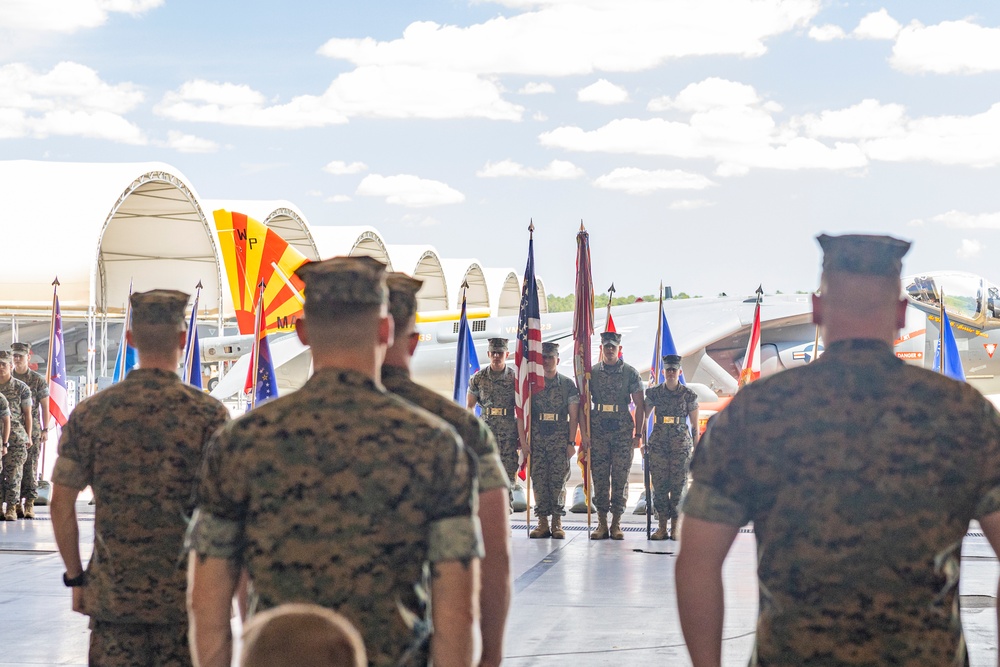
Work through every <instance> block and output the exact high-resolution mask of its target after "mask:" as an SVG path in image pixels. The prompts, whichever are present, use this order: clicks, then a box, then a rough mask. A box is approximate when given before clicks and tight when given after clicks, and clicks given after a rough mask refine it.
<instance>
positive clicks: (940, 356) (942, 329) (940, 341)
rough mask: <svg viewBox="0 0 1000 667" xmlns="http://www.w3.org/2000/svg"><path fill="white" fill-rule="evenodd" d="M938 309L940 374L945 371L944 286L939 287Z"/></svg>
mask: <svg viewBox="0 0 1000 667" xmlns="http://www.w3.org/2000/svg"><path fill="white" fill-rule="evenodd" d="M940 310H941V312H940V313H939V315H940V316H941V326H940V331H939V332H938V349H939V350H940V351H941V352H940V354H939V355H938V357H939V358H940V362H941V363H940V365H939V366H938V372H940V373H941V375H944V374H945V372H944V369H945V365H944V348H945V345H944V322H945V320H944V317H945V312H944V287H942V288H941V308H940Z"/></svg>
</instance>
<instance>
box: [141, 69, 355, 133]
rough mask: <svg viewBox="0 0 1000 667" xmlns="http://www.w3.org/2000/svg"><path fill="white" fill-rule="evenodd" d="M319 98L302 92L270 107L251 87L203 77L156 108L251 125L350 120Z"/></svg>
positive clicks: (170, 114) (192, 118)
mask: <svg viewBox="0 0 1000 667" xmlns="http://www.w3.org/2000/svg"><path fill="white" fill-rule="evenodd" d="M317 100H318V98H316V97H312V96H309V95H302V96H299V97H295V98H293V99H292V100H291V101H290V102H288V103H287V104H280V105H273V106H266V105H265V103H266V100H265V97H264V95H263V94H262V93H259V92H257V91H255V90H253V89H251V88H250V87H249V86H244V85H237V84H232V83H214V82H211V81H203V80H200V79H199V80H194V81H188V82H186V83H184V84H183V85H181V87H180V89H179V90H176V91H170V92H168V93H166V94H165V95H164V96H163V100H162V101H161V102H160V103H159V104H158V105H157V106H156V108H155V109H154V110H155V111H156V113H158V114H160V115H161V116H165V117H167V118H171V119H173V120H177V121H186V122H201V123H222V124H225V125H243V126H248V127H280V128H302V127H322V126H325V125H332V124H336V123H346V122H347V118H345V117H344V116H342V115H340V114H337V113H335V112H332V111H331V110H330V109H326V108H323V107H322V106H321V105H320V104H318V103H317Z"/></svg>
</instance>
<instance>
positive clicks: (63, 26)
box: [0, 0, 163, 33]
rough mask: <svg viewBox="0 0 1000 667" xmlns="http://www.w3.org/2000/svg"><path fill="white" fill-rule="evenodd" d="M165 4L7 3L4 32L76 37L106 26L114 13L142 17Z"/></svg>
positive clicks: (127, 0)
mask: <svg viewBox="0 0 1000 667" xmlns="http://www.w3.org/2000/svg"><path fill="white" fill-rule="evenodd" d="M162 4H163V0H45V1H44V2H39V0H3V2H0V28H9V29H12V30H18V31H20V30H30V31H37V32H61V33H72V32H76V31H77V30H80V29H84V28H96V27H97V26H99V25H103V24H104V23H105V21H107V20H108V15H109V14H110V13H111V12H119V13H125V14H130V15H132V16H138V15H139V14H142V13H144V12H147V11H149V10H151V9H153V8H155V7H159V6H160V5H162Z"/></svg>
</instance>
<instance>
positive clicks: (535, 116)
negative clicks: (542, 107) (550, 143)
mask: <svg viewBox="0 0 1000 667" xmlns="http://www.w3.org/2000/svg"><path fill="white" fill-rule="evenodd" d="M548 119H549V117H548V116H546V115H545V114H544V113H542V112H541V111H536V112H535V113H533V114H531V120H536V121H541V122H544V121H547V120H548Z"/></svg>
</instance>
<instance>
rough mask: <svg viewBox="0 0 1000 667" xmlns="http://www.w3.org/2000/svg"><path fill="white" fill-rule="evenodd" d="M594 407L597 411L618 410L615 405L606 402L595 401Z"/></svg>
mask: <svg viewBox="0 0 1000 667" xmlns="http://www.w3.org/2000/svg"><path fill="white" fill-rule="evenodd" d="M594 409H595V410H597V411H598V412H618V406H617V405H608V404H607V403H597V404H595V405H594Z"/></svg>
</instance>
